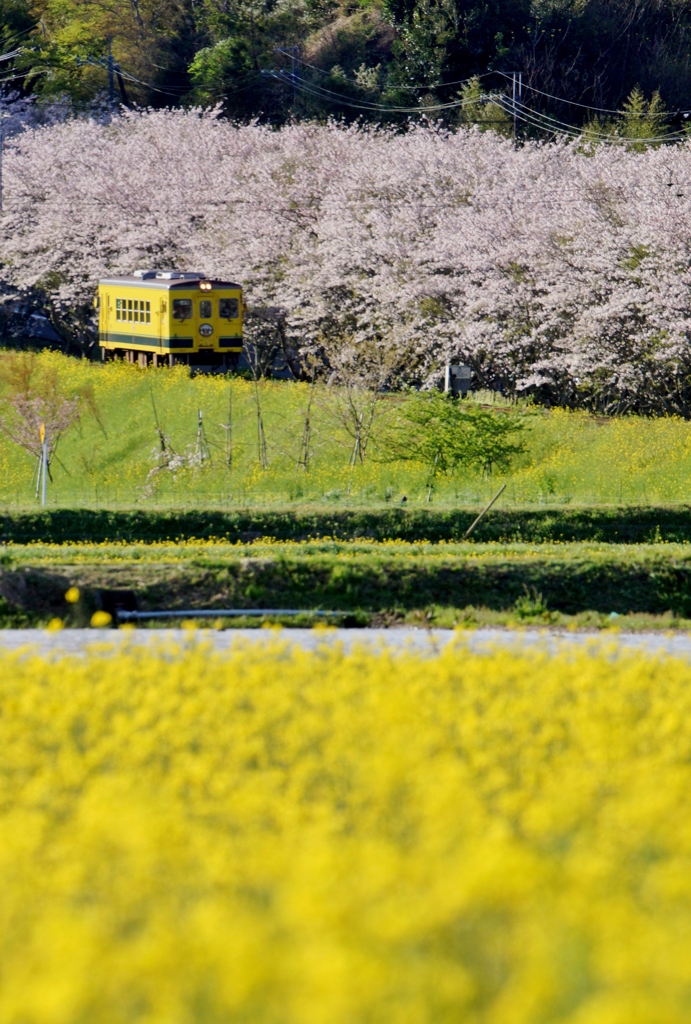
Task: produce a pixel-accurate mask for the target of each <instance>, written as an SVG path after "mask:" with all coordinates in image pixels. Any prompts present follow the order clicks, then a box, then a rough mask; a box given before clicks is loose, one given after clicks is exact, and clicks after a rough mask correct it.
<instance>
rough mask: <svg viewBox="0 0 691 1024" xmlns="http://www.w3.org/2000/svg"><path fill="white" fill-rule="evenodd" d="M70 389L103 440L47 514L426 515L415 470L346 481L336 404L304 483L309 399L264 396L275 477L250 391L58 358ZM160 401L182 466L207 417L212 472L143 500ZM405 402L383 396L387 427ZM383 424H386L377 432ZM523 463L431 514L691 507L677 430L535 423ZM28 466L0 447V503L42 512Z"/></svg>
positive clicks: (361, 474) (650, 425) (84, 451)
mask: <svg viewBox="0 0 691 1024" xmlns="http://www.w3.org/2000/svg"><path fill="white" fill-rule="evenodd" d="M41 358H42V359H43V360H46V361H54V362H56V363H57V365H59V367H60V372H61V374H62V376H63V378H64V379H65V381H66V382H68V383H70V384H72V385H75V386H77V385H79V384H84V383H87V382H88V383H91V384H92V385H93V386H94V390H95V394H96V401H97V404H98V408H99V410H100V417H101V421H102V424H103V427H104V430H102V429H101V427H99V425H98V424H97V423H96V421H95V420H94V419H93V418H92V417H91V416H90V415H88V414H87V415H85V416H84V417H83V418H82V420H81V422H80V424H79V425H78V427H75V428H73V429H72V430H71V431H70V433H69V434H68V435H66V437H65V438H64V440H63V441H62V442H61V445H60V448H59V451H58V455H59V457H60V462H59V463H56V464H55V466H54V473H55V483H54V485H53V486H52V487H51V488H50V491H49V500H50V503H51V504H56V505H61V506H64V507H69V506H72V507H74V506H75V505H80V506H92V507H93V506H96V507H108V508H116V507H121V508H122V507H132V506H133V505H136V506H137V507H141V508H149V507H154V506H158V507H161V506H164V507H165V506H168V507H185V506H187V507H193V506H198V507H199V506H203V507H207V508H208V507H212V506H214V507H217V508H219V507H220V508H228V507H235V508H237V507H248V506H249V507H253V508H256V507H257V506H262V505H264V506H266V505H269V506H276V505H281V506H284V507H285V506H287V507H299V506H302V505H305V504H307V505H310V506H313V505H320V506H322V507H329V508H333V509H338V508H341V507H344V506H346V507H353V506H355V507H363V506H365V507H371V508H377V507H392V506H396V505H400V502H401V499H402V497H403V496H404V495H405V496H406V497H407V507H408V508H410V507H413V508H415V507H418V506H419V507H426V493H427V492H426V486H425V483H426V471H425V469H424V468H423V467H415V466H412V465H410V464H397V465H386V464H383V463H382V462H380V461H377V457H376V449H375V448H374V447H373V448H372V450H371V452H372V457H371V458H368V460H367V461H366V462H365V464H364V466H361V467H358V468H356V469H355V470H354V471H352V472H351V471H350V470H349V468H348V458H349V439H348V436H347V434H345V433H344V431H343V430H342V428H340V427H339V425H338V423H337V420H336V418H335V416H334V410H333V408H332V394H331V396H330V394H329V392H328V391H325V392H323V393H322V394H321V395H319V396H318V400H317V403H316V405H315V407H314V417H313V428H314V429H313V457H312V465H311V469H310V472H309V473H306V472H305V471H304V470H303V469H302V468H298V466H297V460H298V458H299V454H300V443H301V437H302V433H303V410H304V408H305V405H306V401H307V393H308V391H307V387H306V386H305V385H299V384H294V383H285V382H267V383H264V384H262V385H261V388H260V394H261V402H262V410H263V416H264V422H265V428H266V436H267V442H268V456H269V468H268V470H267V471H266V472H263V471H262V470H261V468H260V467H259V464H258V461H257V443H256V409H255V406H254V400H253V388H252V385H251V384H250V383H248V382H247V381H243V380H234V381H233V382H232V383H231V384H229V383H228V381H226V380H224V379H221V378H208V377H207V378H203V377H197V378H192V379H190V378H189V376H188V375H187V370H186V369H185V368H182V367H179V368H176V369H174V370H169V369H165V370H159V371H153V370H149V371H142V370H139V369H138V368H136V367H131V366H126V365H123V364H108V365H106V366H101V365H99V364H90V363H87V362H80V361H76V360H70V359H67V358H65V357H63V356H59V355H56V354H53V353H44V354H43V355H42V356H41ZM151 391H153V394H154V396H155V402H156V407H157V409H158V413H159V416H160V420H161V423H162V425H163V428H164V430H165V432H166V434H167V435H168V436H169V438H170V441H171V443H172V445H173V447H174V448H175V450H176V451H178V452H184V451H185V450H188V451H191V450H192V449H193V448H194V445H195V439H196V434H197V412H198V410H200V409H201V410H202V412H203V414H204V423H205V429H206V431H207V436H208V439H209V442H210V451H211V455H212V460H213V461H212V464H211V465H210V466H209V465H207V466H206V467H205V468H203V469H201V470H186V471H183V472H180V473H178V474H177V475H176V476H175V477H174V476H173V475H172V474H170V473H169V472H166V473H161V474H158V475H157V476H156V477H155V478H154V480H153V482H152V483H151V482H150V484H149V486H147V476H148V474H149V472H150V470H151V469H152V467H153V466H154V464H155V463H154V461H153V459H152V453H153V452H154V451H155V449H156V446H157V437H156V433H155V429H154V416H153V409H152V403H151ZM231 391H232V405H233V415H232V423H233V465H232V467H231V468H230V469H228V467H227V466H226V465H225V437H226V432H225V431H224V429H223V427H222V426H221V424H223V423H227V422H228V399H229V394H230V393H231ZM400 400H401V399H400V398H399V397H396V396H388V397H387V398H385V399H384V400H383V401H382V403H381V412H382V417H384V418H385V417H386V415H387V410H390V409H391V408H392V407H393V405H395V404H396V403H397V402H399V401H400ZM381 422H383V420H382V421H380V423H381ZM528 422H529V431H528V438H527V439H528V446H529V451H528V453H527V454H526V456H524V457H522V458H521V460H519V462H518V463H517V464H516V465H515V467H514V470H513V472H512V473H510V474H509V475H508V476H506V477H502V476H501V475H494V476H493V477H492V478H491V479H490V480H485V479H484V478H483V477H482V476H481V475H478V474H475V473H466V474H459V475H458V476H456V477H454V478H453V479H445V480H442V481H440V482H439V483H438V486H437V488H436V490H435V493H434V494H433V500H432V507H433V508H442V509H443V508H451V507H454V506H459V505H460V506H463V505H465V506H477V504H478V503H480V502H484V501H485V500H487V499H488V498H489V497H490V496H491V494H493V493H494V491H495V490H496V489H497V487H498V486H499V484H500V483H503V482H505V483H507V490H506V492H505V494H504V496H503V497H502V499H501V501H502V504H503V507H504V508H513V507H520V506H525V505H534V504H538V505H550V506H558V507H559V506H561V507H563V506H568V505H569V504H573V505H582V504H589V503H605V504H607V503H610V504H628V503H635V504H643V505H648V504H657V503H663V504H664V503H674V502H680V501H686V500H689V498H690V497H691V489H690V488H689V486H688V481H689V479H690V478H691V425H689V424H688V423H686V422H682V421H679V420H673V419H667V420H654V421H653V420H641V419H637V418H625V419H620V420H602V419H599V418H595V417H590V416H587V415H585V414H573V413H566V412H562V411H552V412H549V413H547V412H545V411H538V412H537V413H536V414H535V415H533V416H530V417H529V419H528ZM33 471H34V463H33V460H32V459H31V458H30V457H29V456H28V455H26V454H25V453H24V452H23V451H22V450H21V449H19V448H18V447H17V446H16V445H14V444H13V443H12V442H11V441H10V440H9V439H7V438H6V437H2V438H0V503H2V504H3V505H4V506H5V507H6V508H10V509H16V508H22V507H24V508H30V507H35V499H34V497H33V492H32V484H31V481H32V474H33Z"/></svg>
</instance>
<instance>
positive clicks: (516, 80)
mask: <svg viewBox="0 0 691 1024" xmlns="http://www.w3.org/2000/svg"><path fill="white" fill-rule="evenodd" d="M511 80H512V85H513V94H512V98H511V108H512V110H513V144H514V146H515V145H516V144H517V140H518V105H519V104H521V101H522V99H523V73H522V72H521V71H512V72H511Z"/></svg>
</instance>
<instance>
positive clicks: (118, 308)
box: [115, 299, 122, 320]
mask: <svg viewBox="0 0 691 1024" xmlns="http://www.w3.org/2000/svg"><path fill="white" fill-rule="evenodd" d="M121 313H122V300H121V299H116V300H115V319H116V320H122V316H121Z"/></svg>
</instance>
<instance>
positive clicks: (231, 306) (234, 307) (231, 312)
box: [218, 299, 240, 320]
mask: <svg viewBox="0 0 691 1024" xmlns="http://www.w3.org/2000/svg"><path fill="white" fill-rule="evenodd" d="M239 313H240V304H239V302H238V300H237V299H219V300H218V315H219V316H222V317H223V319H224V320H237V318H238V315H239Z"/></svg>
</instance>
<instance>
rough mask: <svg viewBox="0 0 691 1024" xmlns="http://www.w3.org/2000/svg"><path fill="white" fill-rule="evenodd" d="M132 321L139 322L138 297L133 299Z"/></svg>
mask: <svg viewBox="0 0 691 1024" xmlns="http://www.w3.org/2000/svg"><path fill="white" fill-rule="evenodd" d="M134 322H135V323H136V324H138V323H139V299H135V300H134Z"/></svg>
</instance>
